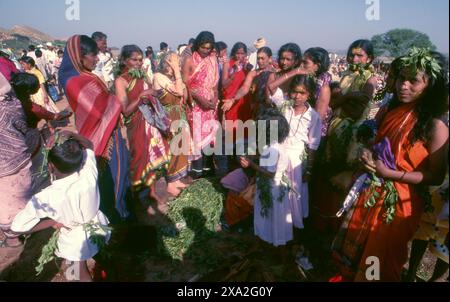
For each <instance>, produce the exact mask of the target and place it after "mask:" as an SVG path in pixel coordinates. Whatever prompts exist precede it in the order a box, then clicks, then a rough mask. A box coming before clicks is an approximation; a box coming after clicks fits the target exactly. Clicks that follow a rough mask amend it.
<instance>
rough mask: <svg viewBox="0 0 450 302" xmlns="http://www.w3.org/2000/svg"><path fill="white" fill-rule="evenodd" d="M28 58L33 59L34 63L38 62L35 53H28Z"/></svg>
mask: <svg viewBox="0 0 450 302" xmlns="http://www.w3.org/2000/svg"><path fill="white" fill-rule="evenodd" d="M27 57H30V58H32V59H33V60H34V61H36V54H35V53H34V51H29V52H27Z"/></svg>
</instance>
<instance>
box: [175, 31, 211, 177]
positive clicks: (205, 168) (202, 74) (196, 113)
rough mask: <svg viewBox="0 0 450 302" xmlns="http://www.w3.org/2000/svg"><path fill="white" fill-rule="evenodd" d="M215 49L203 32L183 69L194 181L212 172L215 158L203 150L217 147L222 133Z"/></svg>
mask: <svg viewBox="0 0 450 302" xmlns="http://www.w3.org/2000/svg"><path fill="white" fill-rule="evenodd" d="M214 45H215V41H214V35H213V34H212V33H211V32H208V31H203V32H201V33H200V34H199V35H198V36H197V38H196V39H195V43H194V46H193V47H192V56H191V57H189V58H187V59H186V60H185V62H184V65H183V67H182V71H183V79H184V82H185V84H186V86H187V88H188V91H189V95H190V99H191V100H192V102H191V106H192V116H191V117H190V118H189V123H190V126H191V129H192V132H193V135H192V137H193V144H194V147H193V148H194V149H193V156H192V158H191V160H192V164H191V170H192V171H191V172H192V176H193V177H194V178H199V177H202V176H203V175H205V174H207V173H208V172H210V170H211V165H212V156H211V155H207V154H205V152H204V150H205V148H206V147H211V146H213V145H214V144H215V142H216V134H217V130H218V129H219V123H218V116H217V104H218V101H219V97H218V83H219V73H218V68H219V67H218V62H217V57H216V55H215V53H214V52H213V49H214Z"/></svg>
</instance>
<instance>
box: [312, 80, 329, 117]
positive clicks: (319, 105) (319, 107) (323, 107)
mask: <svg viewBox="0 0 450 302" xmlns="http://www.w3.org/2000/svg"><path fill="white" fill-rule="evenodd" d="M330 99H331V89H330V86H329V85H324V86H323V87H322V88H321V89H320V94H319V99H318V100H317V102H316V111H317V113H319V115H320V118H321V119H322V121H323V120H324V119H325V117H326V116H327V112H328V107H329V106H330Z"/></svg>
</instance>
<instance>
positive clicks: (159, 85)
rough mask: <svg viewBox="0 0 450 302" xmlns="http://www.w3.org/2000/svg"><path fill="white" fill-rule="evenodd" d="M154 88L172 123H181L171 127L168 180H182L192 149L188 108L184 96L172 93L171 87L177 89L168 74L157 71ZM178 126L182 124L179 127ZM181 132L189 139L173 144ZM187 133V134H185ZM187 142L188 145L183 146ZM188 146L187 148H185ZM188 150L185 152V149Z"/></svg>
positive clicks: (186, 170) (185, 174) (186, 171)
mask: <svg viewBox="0 0 450 302" xmlns="http://www.w3.org/2000/svg"><path fill="white" fill-rule="evenodd" d="M153 84H154V85H153V88H154V89H156V92H157V96H158V98H159V100H160V101H161V104H162V105H163V106H164V109H165V111H166V112H167V115H168V117H169V119H170V121H171V123H173V122H175V123H180V124H173V128H172V129H171V132H172V133H171V134H172V139H171V141H170V144H171V158H170V163H169V167H168V169H167V181H168V182H174V181H177V180H180V179H182V178H184V177H186V176H187V173H188V166H189V161H188V154H189V151H190V130H189V125H188V123H187V120H186V108H185V106H184V103H183V97H178V96H175V95H174V94H172V93H171V92H170V91H169V89H168V88H169V87H172V89H175V84H174V83H173V81H172V80H171V79H169V78H168V77H167V76H166V75H164V74H162V73H156V74H155V77H154V80H153ZM178 126H182V127H181V128H178ZM179 134H182V135H183V139H184V138H187V140H180V141H179V142H178V145H177V146H176V145H172V143H175V141H174V140H173V138H174V137H175V136H177V135H179ZM185 134H186V136H184V135H185ZM183 143H185V144H187V146H183V145H182V144H183ZM184 147H186V149H183V148H184ZM172 148H174V149H176V150H174V151H176V155H175V154H174V153H173V152H172ZM179 150H181V154H178V151H179ZM185 150H186V151H187V152H184V151H185Z"/></svg>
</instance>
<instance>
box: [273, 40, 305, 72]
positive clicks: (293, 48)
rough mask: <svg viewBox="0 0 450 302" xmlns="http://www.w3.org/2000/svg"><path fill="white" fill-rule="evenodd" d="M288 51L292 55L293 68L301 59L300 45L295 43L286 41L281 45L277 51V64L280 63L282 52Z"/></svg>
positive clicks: (298, 64)
mask: <svg viewBox="0 0 450 302" xmlns="http://www.w3.org/2000/svg"><path fill="white" fill-rule="evenodd" d="M287 51H288V52H290V53H292V54H293V55H294V66H293V68H297V67H299V66H300V63H301V60H302V50H301V49H300V46H298V45H297V44H295V43H287V44H284V45H283V46H281V48H280V50H279V51H278V64H279V65H281V63H280V59H281V56H282V55H283V53H284V52H287Z"/></svg>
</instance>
